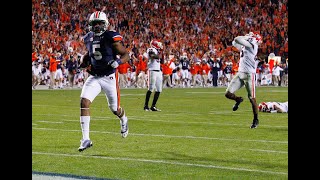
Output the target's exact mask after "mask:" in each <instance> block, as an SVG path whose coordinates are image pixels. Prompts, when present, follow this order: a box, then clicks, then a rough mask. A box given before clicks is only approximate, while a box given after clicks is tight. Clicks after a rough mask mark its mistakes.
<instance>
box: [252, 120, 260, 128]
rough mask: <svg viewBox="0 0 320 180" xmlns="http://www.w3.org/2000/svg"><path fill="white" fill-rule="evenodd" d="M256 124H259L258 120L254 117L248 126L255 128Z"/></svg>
mask: <svg viewBox="0 0 320 180" xmlns="http://www.w3.org/2000/svg"><path fill="white" fill-rule="evenodd" d="M258 125H259V120H258V119H254V120H253V121H252V124H251V126H250V128H251V129H254V128H257V127H258Z"/></svg>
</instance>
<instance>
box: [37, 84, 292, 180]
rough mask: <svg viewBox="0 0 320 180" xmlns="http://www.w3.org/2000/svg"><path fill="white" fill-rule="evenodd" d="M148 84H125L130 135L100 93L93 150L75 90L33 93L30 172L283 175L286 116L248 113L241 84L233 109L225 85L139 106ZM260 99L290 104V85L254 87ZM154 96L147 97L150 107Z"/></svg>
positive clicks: (146, 178)
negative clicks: (86, 141) (83, 144)
mask: <svg viewBox="0 0 320 180" xmlns="http://www.w3.org/2000/svg"><path fill="white" fill-rule="evenodd" d="M145 93H146V89H122V90H121V106H122V107H123V108H124V109H125V110H126V114H127V116H128V118H129V129H130V131H129V135H128V137H127V138H122V137H121V135H120V123H119V120H118V119H117V118H116V116H114V115H113V114H112V112H111V111H110V110H109V109H108V107H107V101H106V99H105V96H104V94H102V93H101V94H100V95H99V96H97V98H96V99H95V101H94V102H93V104H92V105H91V108H90V109H91V124H90V125H91V126H90V131H91V133H90V138H91V140H92V141H93V147H91V148H89V149H87V150H85V151H83V152H78V147H79V145H80V139H81V138H82V134H81V128H80V123H79V121H80V120H79V111H80V109H79V105H80V103H79V100H80V98H79V96H80V89H77V90H33V91H32V171H33V172H46V173H58V174H64V175H76V176H85V177H96V178H105V179H121V180H124V179H130V180H151V179H152V180H154V179H156V180H157V179H159V180H160V179H161V180H162V179H172V180H178V179H184V180H185V179H190V180H191V179H192V180H193V179H255V180H256V179H288V114H279V113H260V114H259V120H260V125H259V127H258V128H257V129H250V128H249V126H250V124H251V122H252V119H253V115H252V111H251V105H250V102H249V100H248V98H247V96H246V92H245V89H244V88H242V89H240V90H239V91H238V92H237V93H236V94H237V95H240V96H243V97H244V102H243V103H242V104H241V105H240V107H239V109H238V111H235V112H233V111H232V106H233V104H234V101H231V100H228V99H226V98H225V96H224V93H225V88H193V89H191V88H190V89H182V88H181V89H164V90H163V92H162V93H161V95H160V98H159V101H158V104H157V107H158V108H159V109H161V110H162V112H145V111H143V105H144V98H145ZM256 96H257V101H258V102H262V101H279V102H282V101H287V100H288V88H287V87H257V93H256ZM152 99H153V94H152V96H151V99H150V104H151V102H152Z"/></svg>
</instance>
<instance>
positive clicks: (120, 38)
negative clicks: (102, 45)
mask: <svg viewBox="0 0 320 180" xmlns="http://www.w3.org/2000/svg"><path fill="white" fill-rule="evenodd" d="M112 39H113V41H115V42H116V41H122V39H123V37H122V36H121V35H120V34H115V35H114V36H113V37H112Z"/></svg>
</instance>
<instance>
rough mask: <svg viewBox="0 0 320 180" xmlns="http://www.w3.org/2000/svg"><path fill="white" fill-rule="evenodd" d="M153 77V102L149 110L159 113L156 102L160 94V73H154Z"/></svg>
mask: <svg viewBox="0 0 320 180" xmlns="http://www.w3.org/2000/svg"><path fill="white" fill-rule="evenodd" d="M154 75H155V88H156V90H155V93H154V96H153V101H152V105H151V108H150V110H151V111H161V110H160V109H158V108H157V107H156V104H157V102H158V99H159V96H160V93H161V92H162V72H154Z"/></svg>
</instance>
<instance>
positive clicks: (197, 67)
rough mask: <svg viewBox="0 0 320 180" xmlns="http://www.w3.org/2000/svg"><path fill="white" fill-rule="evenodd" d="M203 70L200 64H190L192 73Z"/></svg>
mask: <svg viewBox="0 0 320 180" xmlns="http://www.w3.org/2000/svg"><path fill="white" fill-rule="evenodd" d="M199 71H201V67H200V65H198V64H191V65H190V73H191V74H192V75H195V74H198V73H199Z"/></svg>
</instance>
